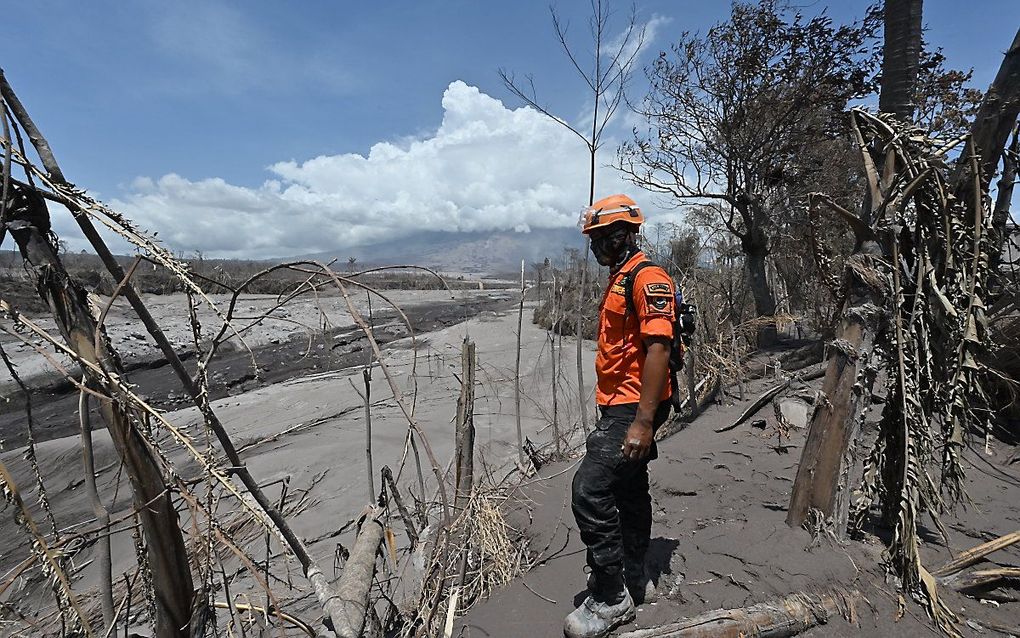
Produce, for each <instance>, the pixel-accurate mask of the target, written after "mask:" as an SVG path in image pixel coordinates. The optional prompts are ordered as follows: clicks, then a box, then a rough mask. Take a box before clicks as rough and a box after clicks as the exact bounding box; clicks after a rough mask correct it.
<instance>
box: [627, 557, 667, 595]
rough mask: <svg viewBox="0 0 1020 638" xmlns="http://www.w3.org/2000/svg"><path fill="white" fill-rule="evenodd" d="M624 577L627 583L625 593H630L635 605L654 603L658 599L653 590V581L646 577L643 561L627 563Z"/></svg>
mask: <svg viewBox="0 0 1020 638" xmlns="http://www.w3.org/2000/svg"><path fill="white" fill-rule="evenodd" d="M624 577H625V580H626V583H627V591H628V592H630V596H631V598H633V599H634V604H635V605H644V604H645V603H654V602H655V601H656V600H658V599H659V594H658V591H656V589H655V581H654V580H652V578H651V576H649V575H648V569H647V568H646V567H645V564H644V561H642V562H640V563H637V564H631V563H627V566H626V568H625V570H624Z"/></svg>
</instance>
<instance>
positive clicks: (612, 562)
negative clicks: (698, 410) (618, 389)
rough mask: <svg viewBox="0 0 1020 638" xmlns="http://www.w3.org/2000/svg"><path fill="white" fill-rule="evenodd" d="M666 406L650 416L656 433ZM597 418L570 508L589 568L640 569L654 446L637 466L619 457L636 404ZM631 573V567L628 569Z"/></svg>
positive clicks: (648, 522)
mask: <svg viewBox="0 0 1020 638" xmlns="http://www.w3.org/2000/svg"><path fill="white" fill-rule="evenodd" d="M669 409H670V403H669V401H663V402H662V403H660V404H659V407H658V409H657V410H656V412H655V420H654V428H655V429H656V430H657V429H658V428H659V426H660V425H662V424H663V423H664V422H665V421H666V419H667V418H668V417H669ZM600 410H601V411H602V416H601V418H600V419H599V421H598V423H596V424H595V429H594V430H593V431H592V433H591V434H589V435H588V440H587V443H586V445H585V455H584V459H582V460H581V465H580V467H578V468H577V473H576V474H574V482H573V485H572V499H571V504H572V509H573V510H574V520H575V521H577V529H578V530H579V531H580V533H581V540H582V541H583V542H584V544H585V545H587V547H588V564H589V565H590V566H591V568H592V569H595V570H598V569H602V570H604V569H605V568H612V567H617V566H620V567H622V566H624V565H633V566H635V567H639V566H641V565H642V564H643V563H644V559H645V552H646V551H647V550H648V541H649V539H650V537H651V533H652V497H651V495H650V494H649V493H648V462H649V461H651V460H653V459H655V458H656V457H657V456H658V451H657V449H656V446H655V443H652V450H651V453H650V454H649V455H648V457H647V458H645V459H644V460H642V461H629V460H627V459H625V458H623V451H622V449H621V448H622V446H623V439H624V437H625V436H626V434H627V429H628V428H629V427H630V424H631V423H632V422H633V421H634V416H635V415H636V414H637V404H636V403H628V404H624V405H613V406H605V407H600ZM632 569H633V567H632Z"/></svg>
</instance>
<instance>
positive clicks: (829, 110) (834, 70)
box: [618, 0, 878, 316]
mask: <svg viewBox="0 0 1020 638" xmlns="http://www.w3.org/2000/svg"><path fill="white" fill-rule="evenodd" d="M877 24H878V22H877V18H876V17H875V15H874V12H873V11H871V10H869V12H868V14H867V16H866V17H865V18H864V19H863V20H861V21H858V22H854V23H853V24H850V25H844V26H837V25H834V24H833V23H832V21H831V20H830V19H829V18H828V17H827V16H825V15H819V16H817V17H814V18H810V19H806V18H804V17H803V16H801V15H800V14H799V13H798V14H795V15H793V16H788V15H787V12H786V11H785V6H784V5H783V4H782V3H781V2H780V1H779V0H762V1H761V2H760V3H758V4H744V3H735V4H734V5H733V9H732V12H731V15H730V18H729V20H728V21H727V22H724V23H721V24H718V25H716V26H714V27H712V28H711V29H709V30H708V31H707V32H706V33H705V34H704V35H699V34H696V33H690V32H688V33H684V34H683V35H681V37H680V38H679V40H678V42H677V43H676V44H674V45H673V47H672V49H671V51H670V52H662V53H660V54H659V56H658V58H656V60H655V62H654V63H652V65H651V66H650V67H649V68H648V69H647V70H646V74H647V76H648V80H649V83H650V88H649V92H648V94H647V96H646V97H645V98H644V99H643V100H642V101H641V103H640V104H637V105H635V109H636V110H637V112H638V113H639V114H640V115H641V116H642V117H643V118H644V119H645V121H646V122H647V124H648V128H647V130H645V131H640V130H635V131H634V139H633V140H632V141H631V142H629V143H627V144H624V145H623V146H622V147H621V149H620V151H619V160H618V161H619V167H620V168H621V169H622V170H623V171H624V173H625V174H627V175H628V176H629V178H630V179H631V181H633V182H634V183H635V184H637V185H638V186H641V187H642V188H646V189H648V190H650V191H652V192H655V193H661V194H663V195H665V196H666V197H667V199H669V200H670V201H671V202H672V203H674V204H677V205H680V204H685V203H698V204H703V205H708V206H709V207H710V208H711V210H713V211H714V212H715V214H716V216H717V218H718V219H719V221H720V222H721V223H722V225H723V226H724V227H725V228H726V229H727V231H728V232H730V233H732V234H733V236H734V237H736V238H737V239H738V240H739V241H740V246H741V250H742V251H743V253H744V255H745V257H746V265H747V277H748V283H749V285H750V288H751V291H752V293H753V295H754V302H755V307H756V310H757V312H758V314H759V315H760V316H771V315H773V314H775V311H776V299H775V295H774V292H773V290H772V287H771V286H770V284H769V281H768V277H767V274H766V259H767V257H768V255H769V254H770V251H771V249H772V243H773V239H774V237H773V235H774V232H775V228H776V226H777V224H779V223H780V220H781V218H783V216H785V215H788V214H789V213H790V211H791V209H792V206H791V202H790V197H789V187H790V185H796V184H799V183H800V182H802V181H803V179H804V178H805V175H806V174H807V173H809V172H810V171H811V170H812V169H813V166H812V165H810V164H805V163H803V162H802V161H801V159H802V158H803V155H804V151H805V149H807V148H808V147H810V146H811V145H813V144H816V143H817V142H818V141H819V140H822V139H826V138H831V137H832V136H833V131H837V130H840V129H841V128H845V125H844V124H842V115H841V114H842V113H843V111H844V109H845V108H846V105H847V104H848V102H849V101H850V100H852V99H854V98H858V97H861V96H864V95H866V94H868V93H870V92H871V87H872V83H871V79H870V78H871V76H872V72H873V69H874V56H873V54H872V53H871V51H870V49H869V46H868V44H869V42H870V40H871V38H872V36H873V33H874V31H875V30H876V28H877Z"/></svg>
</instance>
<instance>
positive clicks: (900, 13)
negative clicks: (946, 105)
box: [878, 0, 922, 122]
mask: <svg viewBox="0 0 1020 638" xmlns="http://www.w3.org/2000/svg"><path fill="white" fill-rule="evenodd" d="M921 5H922V2H921V0H886V1H885V41H884V44H883V46H882V92H881V94H880V95H879V98H878V109H879V110H880V111H882V112H883V113H893V114H895V115H896V116H897V117H899V118H900V119H901V120H903V121H905V122H909V121H911V120H912V119H913V117H914V88H915V86H916V84H917V69H918V65H919V63H920V59H921V9H922V7H921Z"/></svg>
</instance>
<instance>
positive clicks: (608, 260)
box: [591, 228, 631, 268]
mask: <svg viewBox="0 0 1020 638" xmlns="http://www.w3.org/2000/svg"><path fill="white" fill-rule="evenodd" d="M630 248H631V242H630V229H628V228H616V229H614V230H612V231H611V232H608V233H606V234H604V235H599V236H598V237H592V240H591V252H592V254H593V255H595V260H596V261H597V262H599V264H600V265H602V266H608V267H609V268H618V267H619V266H621V265H623V262H624V261H625V260H626V258H627V255H628V253H629V252H630Z"/></svg>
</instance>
